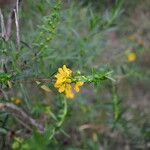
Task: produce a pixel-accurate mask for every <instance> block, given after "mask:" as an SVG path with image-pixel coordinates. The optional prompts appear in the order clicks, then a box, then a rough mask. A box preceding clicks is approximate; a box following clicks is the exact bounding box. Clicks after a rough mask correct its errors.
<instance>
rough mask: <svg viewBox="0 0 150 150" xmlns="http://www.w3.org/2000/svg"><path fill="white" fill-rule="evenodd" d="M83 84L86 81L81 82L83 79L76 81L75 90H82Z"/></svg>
mask: <svg viewBox="0 0 150 150" xmlns="http://www.w3.org/2000/svg"><path fill="white" fill-rule="evenodd" d="M83 84H84V82H81V81H78V82H76V84H75V86H74V90H75V91H76V92H79V91H80V86H82V85H83Z"/></svg>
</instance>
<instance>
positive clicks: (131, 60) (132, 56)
mask: <svg viewBox="0 0 150 150" xmlns="http://www.w3.org/2000/svg"><path fill="white" fill-rule="evenodd" d="M136 58H137V56H136V54H135V53H134V52H130V53H128V54H127V59H128V61H129V62H133V61H135V60H136Z"/></svg>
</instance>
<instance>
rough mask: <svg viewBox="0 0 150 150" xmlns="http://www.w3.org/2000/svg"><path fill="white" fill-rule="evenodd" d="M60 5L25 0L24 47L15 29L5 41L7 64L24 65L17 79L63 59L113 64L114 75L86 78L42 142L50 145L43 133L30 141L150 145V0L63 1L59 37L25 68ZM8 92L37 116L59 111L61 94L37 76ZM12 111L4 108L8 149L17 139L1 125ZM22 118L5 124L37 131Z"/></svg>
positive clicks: (112, 148) (46, 70) (1, 58)
mask: <svg viewBox="0 0 150 150" xmlns="http://www.w3.org/2000/svg"><path fill="white" fill-rule="evenodd" d="M54 5H55V1H53V0H49V1H48V0H46V1H43V0H36V1H30V0H26V1H23V2H22V4H21V9H20V36H21V51H19V52H17V51H16V48H15V32H13V35H12V38H11V41H10V42H9V44H8V43H4V42H3V41H2V40H1V41H0V64H1V68H0V71H1V70H3V68H4V64H7V66H6V68H7V70H8V71H14V70H15V71H16V72H19V74H18V75H17V76H16V77H15V80H20V79H25V80H26V79H28V78H30V76H32V75H34V76H35V77H36V76H39V75H40V76H41V77H49V76H50V75H52V74H54V73H55V72H56V70H57V68H58V67H61V66H62V64H66V65H67V66H69V67H70V68H72V69H73V70H74V71H77V70H80V71H81V72H82V73H85V74H87V73H89V72H90V71H91V69H93V70H94V69H96V70H99V69H101V68H109V69H110V68H111V70H113V78H114V79H115V82H110V81H106V82H103V83H100V84H98V85H85V86H84V87H83V88H82V90H81V92H80V93H79V94H77V96H76V97H75V99H74V100H71V101H69V102H68V104H69V106H68V109H69V110H68V114H67V118H66V120H65V122H64V123H63V126H62V131H60V132H58V133H57V134H56V135H55V137H54V138H53V139H52V140H51V141H50V142H48V144H47V143H46V144H45V143H44V141H43V142H42V143H43V145H44V146H43V147H42V146H41V147H40V146H39V145H38V144H37V143H38V142H39V143H40V142H41V141H42V139H41V137H40V138H38V136H37V137H36V138H35V140H32V142H31V143H32V144H31V145H32V146H33V145H34V144H35V145H37V146H35V147H34V146H33V148H31V149H39V150H40V149H41V150H47V149H48V150H50V149H52V150H55V149H56V150H146V149H147V150H148V149H149V148H150V111H149V110H150V103H149V100H150V92H149V91H150V84H149V83H150V78H149V77H150V70H149V67H150V43H149V41H150V20H149V18H150V10H149V8H150V1H149V0H144V1H142V0H132V1H131V0H124V1H123V0H94V1H93V0H82V1H80V0H64V1H63V2H62V7H61V10H60V20H59V23H58V25H57V28H56V32H55V33H54V34H53V35H52V37H53V38H52V40H51V41H50V42H49V43H47V45H46V46H47V47H46V48H44V51H43V52H42V54H40V57H39V58H38V59H35V60H34V61H33V62H32V63H29V65H27V67H25V69H22V66H24V65H25V66H26V63H27V64H28V62H30V60H32V58H33V57H34V53H38V52H39V49H38V48H39V47H38V46H37V45H38V42H35V39H36V38H38V36H39V32H40V30H41V28H42V23H43V22H44V21H43V20H45V16H49V15H51V13H53V12H52V8H53V6H54ZM45 34H46V33H45ZM39 44H40V43H39ZM36 46H37V47H38V48H36ZM132 54H133V57H132ZM35 57H36V56H35ZM131 57H132V58H133V59H132V58H131ZM130 58H131V59H130ZM46 84H47V85H48V84H50V83H46ZM1 88H2V87H1ZM3 92H4V96H2V95H3V94H1V96H0V99H1V101H5V102H8V101H11V97H19V99H20V101H21V102H20V104H19V107H21V108H23V109H24V110H25V111H26V112H28V113H29V114H31V115H32V116H34V118H40V121H41V122H42V118H44V116H43V112H45V109H46V108H47V107H48V106H49V107H51V108H52V110H53V112H54V113H55V112H56V113H57V110H58V108H56V107H57V106H59V103H58V102H57V100H58V98H57V97H56V95H55V94H54V93H47V92H45V91H42V90H41V89H40V88H39V87H37V85H36V83H34V82H31V83H28V82H27V83H18V84H15V86H14V87H13V88H12V89H11V90H6V91H5V90H2V92H1V93H3ZM6 116H8V114H7V115H6V114H5V113H4V112H3V111H2V112H1V111H0V119H1V123H0V125H1V127H0V145H1V147H0V149H2V150H3V149H4V150H5V149H11V147H12V143H13V141H14V139H10V137H9V134H8V133H7V134H4V133H3V132H2V131H3V130H2V129H3V127H4V126H3V125H4V119H6ZM16 122H17V121H16V120H15V119H13V118H11V116H9V118H8V119H7V120H6V123H5V127H6V129H7V128H8V129H10V130H11V131H14V132H15V135H16V136H17V137H21V138H23V139H24V138H28V137H29V135H32V134H31V133H28V132H27V130H26V129H24V128H23V126H22V125H20V124H17V123H16ZM51 122H52V120H50V121H49V123H50V124H51ZM41 145H42V144H41ZM46 145H48V146H46ZM37 147H39V148H37ZM29 150H30V149H29Z"/></svg>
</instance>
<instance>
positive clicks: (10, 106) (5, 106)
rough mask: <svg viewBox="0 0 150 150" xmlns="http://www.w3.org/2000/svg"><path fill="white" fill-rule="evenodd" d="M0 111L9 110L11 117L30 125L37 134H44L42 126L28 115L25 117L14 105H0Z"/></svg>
mask: <svg viewBox="0 0 150 150" xmlns="http://www.w3.org/2000/svg"><path fill="white" fill-rule="evenodd" d="M0 109H8V110H11V111H12V113H11V114H13V116H18V118H19V119H20V120H22V121H23V122H24V124H25V123H28V122H29V123H30V125H32V126H34V127H36V128H37V129H38V130H39V132H41V133H43V132H44V127H43V125H41V124H39V123H37V121H36V120H35V119H33V118H31V117H30V116H29V115H27V114H26V113H25V112H24V111H23V110H22V109H21V108H19V107H17V106H16V105H14V104H12V103H0Z"/></svg>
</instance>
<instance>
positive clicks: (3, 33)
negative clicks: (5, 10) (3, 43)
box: [0, 8, 6, 38]
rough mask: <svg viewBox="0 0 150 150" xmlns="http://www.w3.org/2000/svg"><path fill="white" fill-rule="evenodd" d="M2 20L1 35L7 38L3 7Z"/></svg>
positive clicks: (0, 13) (0, 15) (0, 18)
mask: <svg viewBox="0 0 150 150" xmlns="http://www.w3.org/2000/svg"><path fill="white" fill-rule="evenodd" d="M0 21H1V30H2V33H1V36H2V37H3V38H5V35H6V29H5V23H4V17H3V14H2V11H1V8H0Z"/></svg>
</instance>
